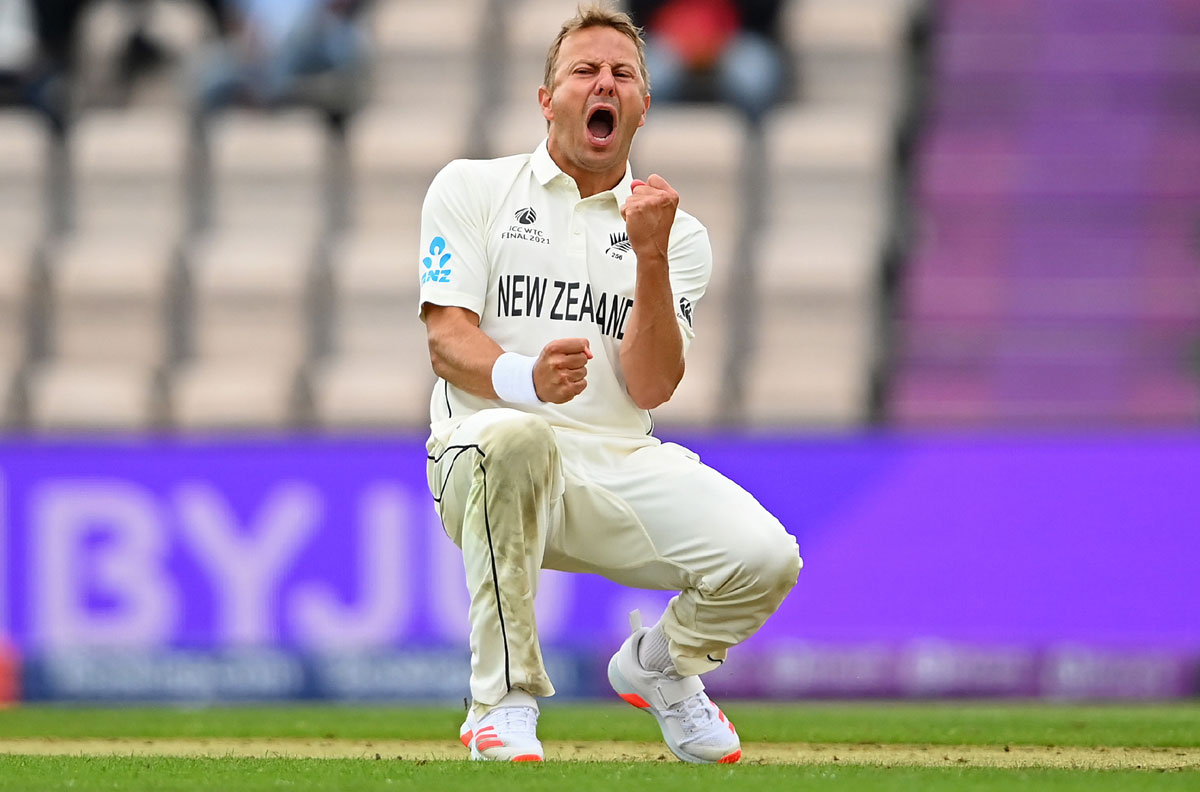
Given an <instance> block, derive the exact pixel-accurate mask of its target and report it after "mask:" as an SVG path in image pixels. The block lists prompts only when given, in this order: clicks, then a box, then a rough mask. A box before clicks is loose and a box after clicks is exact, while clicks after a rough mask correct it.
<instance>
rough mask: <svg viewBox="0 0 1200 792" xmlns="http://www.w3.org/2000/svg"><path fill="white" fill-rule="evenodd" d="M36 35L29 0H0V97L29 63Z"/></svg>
mask: <svg viewBox="0 0 1200 792" xmlns="http://www.w3.org/2000/svg"><path fill="white" fill-rule="evenodd" d="M36 52H37V35H36V33H35V32H34V27H33V12H32V10H30V3H29V0H0V97H4V98H8V97H9V96H10V95H11V93H12V89H13V86H15V85H16V80H17V78H18V76H19V75H21V74H23V73H24V72H25V71H26V69H28V68H29V66H30V64H31V63H33V57H34V54H35V53H36Z"/></svg>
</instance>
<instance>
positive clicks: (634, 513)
mask: <svg viewBox="0 0 1200 792" xmlns="http://www.w3.org/2000/svg"><path fill="white" fill-rule="evenodd" d="M589 479H590V480H589V481H586V482H581V481H577V480H576V477H575V476H570V475H569V477H568V482H567V489H566V496H565V513H566V514H567V520H566V523H565V525H564V528H563V535H564V537H565V539H564V541H563V543H562V544H563V547H564V548H565V550H566V552H567V555H568V556H569V558H556V557H555V554H556V553H557V552H558V551H559V547H557V546H556V547H553V548H551V550H550V551H549V554H550V556H551V557H552V559H553V560H554V561H556V562H557V565H558V566H559V568H566V569H574V570H578V571H589V572H596V573H599V574H602V575H604V576H606V577H608V578H610V579H612V580H615V581H617V582H619V583H622V584H624V585H628V586H634V587H639V588H651V589H675V590H678V591H679V594H678V596H676V597H674V598H673V599H672V600H671V602H670V604H669V605H668V607H667V609H666V612H665V613H664V614H663V617H662V620H661V624H662V627H663V631H664V632H665V634H666V636H667V638H668V640H669V642H670V651H671V657H672V660H673V662H674V665H675V668H676V670H677V671H678V672H679V673H680V674H683V675H685V676H686V675H691V674H702V673H704V672H706V671H711V670H712V669H714V668H716V667H717V666H718V665H720V664H721V663H722V662H724V659H725V655H726V651H727V650H728V649H729V648H730V647H732V646H735V645H737V644H739V643H741V642H743V641H745V640H746V639H747V638H749V637H750V636H751V635H753V634H754V633H755V632H757V631H758V629H759V628H760V627H762V625H763V624H764V623H765V622H766V620H767V619H768V618H769V617H770V616H771V615H772V614H773V613H775V611H776V610H778V608H779V606H780V604H782V602H783V599H784V597H786V596H787V594H788V592H789V591H790V590H791V589H792V587H793V586H794V585H795V583H796V580H797V577H798V575H799V571H800V566H801V560H800V555H799V548H798V546H797V543H796V540H795V538H793V537H792V536H791V535H790V534H789V533H788V532H787V531H786V530H785V529H784V528H783V526H782V525H781V524H780V523H779V521H778V520H777V519H775V517H774V516H772V515H771V514H770V513H769V512H768V511H767V510H766V509H765V508H763V507H762V505H761V504H759V503H758V501H757V500H755V499H754V497H753V496H751V495H750V494H749V493H748V492H746V491H745V490H744V489H742V488H741V487H740V486H738V485H737V484H735V483H734V482H733V481H730V480H729V479H727V478H726V477H724V476H723V475H721V474H720V473H718V472H717V471H715V470H713V469H712V468H709V467H707V466H705V465H703V464H701V463H700V462H699V460H698V459H697V458H696V457H695V455H693V454H691V453H690V452H687V451H686V450H685V449H682V448H680V447H678V446H672V445H663V446H651V447H648V448H644V449H641V450H639V451H637V452H635V453H633V454H631V455H630V456H629V457H628V459H626V460H625V461H624V462H622V464H621V465H620V466H619V467H617V468H615V469H614V470H613V471H611V472H609V473H606V474H602V475H601V476H599V477H589ZM600 525H602V526H604V527H603V528H598V527H597V526H600ZM557 544H558V543H556V545H557ZM614 548H625V549H626V551H625V553H624V555H623V556H620V557H614V556H615V551H614ZM596 559H600V560H601V562H602V563H597V561H596Z"/></svg>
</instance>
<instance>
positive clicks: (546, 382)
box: [533, 338, 592, 404]
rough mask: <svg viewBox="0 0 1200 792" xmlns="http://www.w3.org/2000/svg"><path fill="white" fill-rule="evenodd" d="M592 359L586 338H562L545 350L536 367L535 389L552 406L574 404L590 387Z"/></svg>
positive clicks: (540, 397) (552, 342)
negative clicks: (588, 370) (588, 365)
mask: <svg viewBox="0 0 1200 792" xmlns="http://www.w3.org/2000/svg"><path fill="white" fill-rule="evenodd" d="M591 359H592V349H591V345H590V344H589V343H588V340H587V339H586V338H558V339H555V340H554V341H551V342H550V343H549V344H546V346H545V347H543V348H542V354H540V355H538V359H537V362H535V363H534V364H533V388H534V390H536V391H537V395H538V398H539V399H541V400H542V401H544V402H550V403H552V404H564V403H566V402H569V401H571V399H574V398H575V397H576V396H578V395H579V394H581V393H583V389H584V388H586V387H587V362H588V361H589V360H591Z"/></svg>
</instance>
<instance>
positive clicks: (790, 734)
mask: <svg viewBox="0 0 1200 792" xmlns="http://www.w3.org/2000/svg"><path fill="white" fill-rule="evenodd" d="M725 709H726V711H727V712H728V713H729V714H730V715H731V716H732V717H733V718H734V719H735V720H736V722H737V723H738V729H739V731H740V732H741V734H742V737H743V739H744V740H747V741H758V740H770V741H781V742H790V741H799V742H823V743H828V742H832V743H840V742H844V743H875V742H880V743H935V744H943V745H954V744H976V745H1003V744H1027V745H1057V746H1155V747H1187V748H1195V747H1197V746H1200V703H1197V702H1186V703H1180V704H1163V705H1135V706H1125V705H1122V706H1099V705H1092V706H1082V705H1051V704H1044V703H1038V704H1028V703H946V702H941V703H879V702H872V703H808V704H777V705H763V704H750V703H744V702H728V703H727V706H726V707H725ZM460 719H461V713H460V712H459V711H458V710H456V709H454V708H452V707H427V708H407V707H406V708H401V707H338V706H276V707H222V708H212V709H179V708H124V707H122V708H116V707H114V708H108V709H96V708H71V707H36V706H27V707H20V708H16V709H11V710H7V711H0V739H3V738H11V737H57V738H82V737H128V738H155V737H159V738H202V737H208V738H239V737H242V738H250V737H312V738H330V737H334V738H347V739H353V738H356V739H372V738H374V739H430V740H442V741H446V742H450V743H453V741H454V738H455V736H456V735H457V733H458V724H459V722H460ZM540 732H541V735H542V737H543V738H544V739H546V740H577V741H584V740H591V739H610V740H611V739H617V740H657V739H659V735H658V732H657V728H656V726H655V724H654V722H653V720H652V719H650V718H648V717H646V716H645V715H644V714H641V713H638V712H635V711H634V710H633V709H632V708H629V707H626V706H624V705H620V704H618V705H612V706H608V705H592V704H589V705H578V704H572V703H569V702H555V701H551V702H547V703H546V705H545V707H544V709H543V715H542V721H541V729H540ZM464 754H465V752H464ZM718 786H719V787H720V789H721V792H751V791H753V792H763V790H776V789H778V790H804V789H814V790H816V789H819V790H821V792H875V790H922V792H924V791H926V790H928V791H930V792H940V791H941V790H945V791H946V792H950V791H951V790H953V791H954V792H958V791H959V790H982V791H984V792H987V791H989V790H1009V789H1036V790H1048V791H1049V792H1071V791H1072V790H1079V791H1080V792H1106V791H1107V790H1113V791H1114V792H1116V791H1117V790H1120V792H1130V791H1133V792H1136V791H1137V790H1166V791H1167V792H1173V790H1185V789H1186V790H1192V789H1200V773H1198V772H1193V771H1184V772H1156V771H1139V770H1106V771H1074V770H1055V769H1022V770H1004V769H991V768H972V767H944V768H943V767H930V768H921V767H865V766H862V767H859V766H840V765H839V766H830V765H818V766H806V767H805V766H779V765H775V766H771V765H755V764H752V763H750V764H743V765H739V766H735V767H729V766H707V767H696V766H690V765H685V764H682V763H678V762H675V761H673V760H672V761H664V762H640V763H628V762H548V763H546V764H544V765H540V766H512V765H492V764H483V763H471V762H465V761H449V762H444V761H397V760H388V759H383V760H378V761H376V760H346V759H235V758H229V759H201V758H194V759H185V758H173V757H133V756H123V757H102V758H101V757H67V756H52V757H34V756H0V792H4V791H6V790H28V789H33V790H67V789H71V790H80V789H83V790H93V789H94V790H104V789H117V790H131V791H134V790H136V791H138V792H140V791H141V790H146V791H147V792H148V791H149V790H155V792H158V791H162V792H171V791H172V790H179V791H180V792H184V791H186V792H199V791H201V790H203V792H225V791H226V790H228V791H229V792H253V791H254V790H280V789H288V790H355V792H361V791H365V792H370V791H371V790H384V789H388V790H395V789H421V790H434V791H440V790H450V791H451V792H452V791H453V790H471V792H481V790H482V792H510V791H511V792H518V791H519V792H538V790H570V792H592V791H593V790H595V792H600V790H603V792H614V790H619V789H622V788H629V789H633V790H640V789H653V790H654V791H655V792H670V791H671V790H685V789H686V790H688V792H694V790H696V789H697V788H706V787H718Z"/></svg>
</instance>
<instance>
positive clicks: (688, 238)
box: [668, 220, 712, 353]
mask: <svg viewBox="0 0 1200 792" xmlns="http://www.w3.org/2000/svg"><path fill="white" fill-rule="evenodd" d="M677 225H682V224H679V223H678V221H677ZM668 255H669V257H670V261H671V293H672V296H673V297H674V300H675V319H676V321H678V322H679V329H680V332H681V333H682V334H683V348H684V352H685V353H686V352H687V349H688V347H689V346H690V345H691V341H692V339H693V338H695V336H696V332H695V317H694V315H693V312H694V309H695V307H696V303H698V302H700V298H701V297H703V296H704V292H705V290H706V289H708V280H709V278H710V277H711V276H712V245H711V244H710V243H709V241H708V231H707V230H706V229H705V228H704V226H702V225H700V223H699V222H696V221H694V220H693V222H691V223H688V224H686V226H685V227H684V228H682V229H680V230H679V233H677V234H675V235H673V237H672V239H671V247H670V251H669V253H668Z"/></svg>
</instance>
